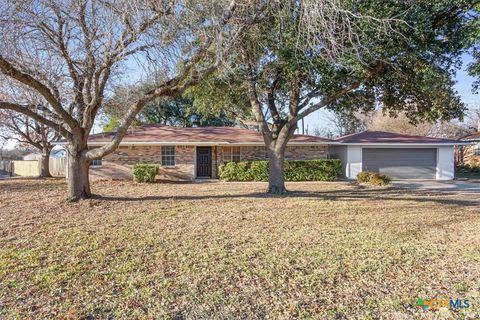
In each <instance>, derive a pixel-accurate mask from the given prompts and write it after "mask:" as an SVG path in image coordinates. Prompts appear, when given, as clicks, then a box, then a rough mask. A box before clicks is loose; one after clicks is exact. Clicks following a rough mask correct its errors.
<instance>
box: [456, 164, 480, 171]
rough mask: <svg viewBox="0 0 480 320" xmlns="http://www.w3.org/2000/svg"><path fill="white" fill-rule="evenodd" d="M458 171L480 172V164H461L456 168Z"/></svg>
mask: <svg viewBox="0 0 480 320" xmlns="http://www.w3.org/2000/svg"><path fill="white" fill-rule="evenodd" d="M455 171H456V172H458V173H480V165H474V164H459V165H457V167H456V168H455Z"/></svg>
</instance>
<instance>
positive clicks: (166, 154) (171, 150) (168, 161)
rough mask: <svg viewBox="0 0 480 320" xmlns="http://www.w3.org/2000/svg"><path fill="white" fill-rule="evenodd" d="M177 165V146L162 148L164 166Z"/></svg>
mask: <svg viewBox="0 0 480 320" xmlns="http://www.w3.org/2000/svg"><path fill="white" fill-rule="evenodd" d="M174 165H175V146H162V166H164V167H173V166H174Z"/></svg>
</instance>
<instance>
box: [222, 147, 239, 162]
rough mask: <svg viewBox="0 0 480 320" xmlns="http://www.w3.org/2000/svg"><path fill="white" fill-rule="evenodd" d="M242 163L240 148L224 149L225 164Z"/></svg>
mask: <svg viewBox="0 0 480 320" xmlns="http://www.w3.org/2000/svg"><path fill="white" fill-rule="evenodd" d="M228 161H235V162H238V161H240V147H224V148H223V162H228Z"/></svg>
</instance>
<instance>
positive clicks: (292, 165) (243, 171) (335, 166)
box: [220, 160, 342, 181]
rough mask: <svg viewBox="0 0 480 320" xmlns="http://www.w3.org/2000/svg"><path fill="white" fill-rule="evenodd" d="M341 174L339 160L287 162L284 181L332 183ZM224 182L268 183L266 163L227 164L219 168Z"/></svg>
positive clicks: (243, 162)
mask: <svg viewBox="0 0 480 320" xmlns="http://www.w3.org/2000/svg"><path fill="white" fill-rule="evenodd" d="M341 174H342V165H341V162H340V160H287V161H285V180H286V181H333V180H336V179H338V177H339V176H340V175H341ZM220 179H222V180H225V181H268V161H264V160H259V161H240V162H227V163H224V164H222V166H221V167H220Z"/></svg>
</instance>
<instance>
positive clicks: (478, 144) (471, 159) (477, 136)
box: [457, 122, 480, 166]
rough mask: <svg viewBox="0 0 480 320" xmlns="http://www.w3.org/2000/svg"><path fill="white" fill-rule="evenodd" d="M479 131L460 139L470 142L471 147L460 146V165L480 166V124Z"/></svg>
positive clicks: (458, 154) (458, 155) (458, 156)
mask: <svg viewBox="0 0 480 320" xmlns="http://www.w3.org/2000/svg"><path fill="white" fill-rule="evenodd" d="M478 129H479V130H478V131H477V132H475V133H472V134H470V135H468V136H465V137H463V138H461V139H460V140H461V141H465V142H469V143H470V145H461V146H459V148H458V153H457V158H458V159H457V161H458V162H459V163H462V164H469V165H472V166H480V122H479V128H478Z"/></svg>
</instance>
